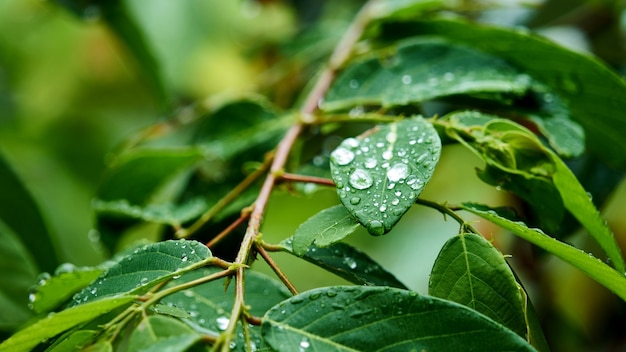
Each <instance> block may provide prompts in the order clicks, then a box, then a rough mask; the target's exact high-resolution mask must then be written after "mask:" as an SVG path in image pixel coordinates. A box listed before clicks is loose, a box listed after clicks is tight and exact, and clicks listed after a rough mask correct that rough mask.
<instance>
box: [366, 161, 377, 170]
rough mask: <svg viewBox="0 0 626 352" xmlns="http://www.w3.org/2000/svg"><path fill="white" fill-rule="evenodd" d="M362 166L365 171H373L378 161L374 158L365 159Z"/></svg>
mask: <svg viewBox="0 0 626 352" xmlns="http://www.w3.org/2000/svg"><path fill="white" fill-rule="evenodd" d="M363 165H365V168H367V169H373V168H375V167H376V165H378V161H376V159H374V158H367V159H366V160H365V163H364V164H363Z"/></svg>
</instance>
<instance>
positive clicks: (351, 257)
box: [281, 238, 407, 289]
mask: <svg viewBox="0 0 626 352" xmlns="http://www.w3.org/2000/svg"><path fill="white" fill-rule="evenodd" d="M281 246H282V247H283V248H284V250H286V251H287V252H289V253H293V249H292V248H291V238H288V239H286V240H285V241H282V242H281ZM294 254H295V253H294ZM302 258H303V259H304V260H306V261H308V262H310V263H313V264H315V265H317V266H319V267H321V268H323V269H326V270H328V271H330V272H331V273H333V274H336V275H338V276H340V277H342V278H344V279H346V280H348V281H350V282H352V283H354V284H357V285H368V286H389V287H396V288H402V289H406V288H407V287H406V286H404V284H403V283H402V282H400V281H399V280H398V279H396V277H395V276H393V274H391V273H390V272H388V271H387V270H385V269H384V268H383V267H382V266H380V264H378V263H376V262H375V261H374V260H373V259H372V258H370V257H369V256H368V255H367V254H365V253H363V252H361V251H360V250H358V249H356V248H354V247H352V246H350V245H348V244H345V243H335V244H332V245H330V246H328V247H326V248H321V247H317V246H315V245H313V246H310V247H309V248H308V249H307V251H306V253H304V255H303V256H302Z"/></svg>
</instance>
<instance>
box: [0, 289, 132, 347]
mask: <svg viewBox="0 0 626 352" xmlns="http://www.w3.org/2000/svg"><path fill="white" fill-rule="evenodd" d="M136 298H137V297H136V296H122V297H107V298H104V299H101V300H99V301H97V302H89V303H85V304H82V305H80V306H76V307H72V308H68V309H66V310H63V311H61V312H59V313H56V314H51V315H48V316H47V317H45V318H43V319H42V320H40V321H38V322H36V323H35V324H33V325H30V326H28V327H27V328H25V329H23V330H20V331H19V332H18V333H16V334H15V335H13V336H11V337H10V338H9V339H7V340H6V341H4V342H3V343H2V344H0V351H2V352H4V351H6V352H21V351H30V350H31V349H32V348H33V347H35V346H37V345H38V344H39V343H40V342H42V341H44V340H45V339H48V338H51V337H54V336H56V335H58V334H60V333H62V332H64V331H66V330H68V329H71V328H72V327H74V326H76V325H78V324H81V323H84V322H87V321H89V320H91V319H94V318H96V317H98V316H100V315H102V314H105V313H107V312H110V311H111V310H113V309H115V308H118V307H121V306H124V305H127V304H129V303H131V302H132V301H134V300H135V299H136Z"/></svg>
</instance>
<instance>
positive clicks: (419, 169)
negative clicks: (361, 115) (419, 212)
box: [330, 117, 441, 235]
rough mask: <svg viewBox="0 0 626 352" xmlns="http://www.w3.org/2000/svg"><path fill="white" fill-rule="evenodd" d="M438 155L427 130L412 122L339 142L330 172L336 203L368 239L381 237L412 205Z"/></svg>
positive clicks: (424, 123)
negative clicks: (365, 231) (335, 191)
mask: <svg viewBox="0 0 626 352" xmlns="http://www.w3.org/2000/svg"><path fill="white" fill-rule="evenodd" d="M440 153H441V141H440V139H439V135H438V134H437V132H436V131H435V129H434V128H433V126H432V125H431V124H430V123H429V122H427V121H426V120H424V119H423V118H422V117H412V118H407V119H403V120H399V121H396V122H391V123H388V124H384V125H379V126H377V127H375V128H373V129H371V130H369V131H367V132H365V133H363V134H362V135H360V136H358V137H357V138H348V139H346V140H344V141H343V142H342V143H341V145H340V146H339V147H337V148H336V149H335V150H334V151H333V152H332V153H331V158H330V168H331V172H332V178H333V180H334V181H335V184H336V186H337V193H338V194H339V198H340V200H341V203H343V205H344V206H345V207H346V208H347V209H348V211H350V213H351V214H352V215H353V216H354V217H355V218H356V219H357V220H358V221H359V222H360V223H361V224H362V225H363V226H365V228H366V229H367V230H368V232H369V233H370V234H372V235H382V234H385V233H387V232H389V231H390V230H391V228H392V227H393V226H394V225H395V224H396V223H397V222H398V221H399V220H400V218H401V217H402V215H404V213H406V211H407V210H409V208H411V206H412V205H413V203H415V200H416V199H417V197H418V195H419V194H420V192H421V191H422V190H423V189H424V186H425V185H426V184H427V183H428V181H429V180H430V177H431V176H432V174H433V172H434V169H435V165H436V164H437V162H438V161H439V155H440Z"/></svg>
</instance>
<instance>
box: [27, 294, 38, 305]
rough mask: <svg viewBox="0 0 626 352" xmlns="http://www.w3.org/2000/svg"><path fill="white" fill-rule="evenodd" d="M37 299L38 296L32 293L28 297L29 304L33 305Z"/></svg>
mask: <svg viewBox="0 0 626 352" xmlns="http://www.w3.org/2000/svg"><path fill="white" fill-rule="evenodd" d="M36 299H37V295H36V294H34V293H30V294H29V295H28V302H30V303H33V302H35V300H36Z"/></svg>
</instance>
